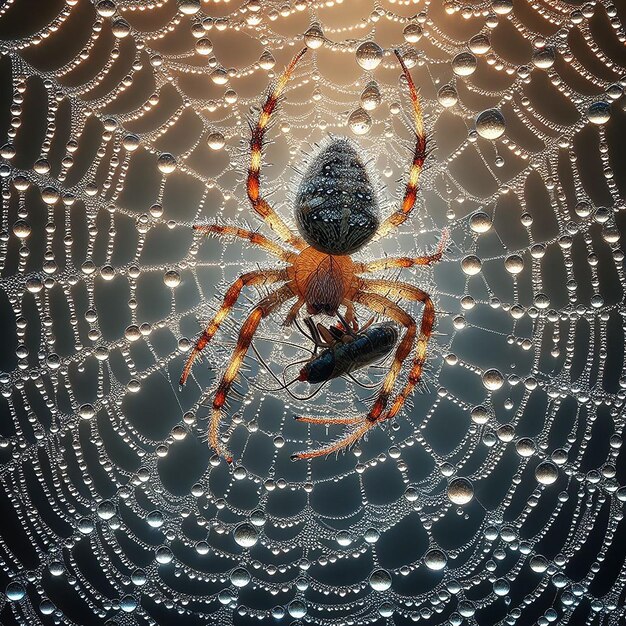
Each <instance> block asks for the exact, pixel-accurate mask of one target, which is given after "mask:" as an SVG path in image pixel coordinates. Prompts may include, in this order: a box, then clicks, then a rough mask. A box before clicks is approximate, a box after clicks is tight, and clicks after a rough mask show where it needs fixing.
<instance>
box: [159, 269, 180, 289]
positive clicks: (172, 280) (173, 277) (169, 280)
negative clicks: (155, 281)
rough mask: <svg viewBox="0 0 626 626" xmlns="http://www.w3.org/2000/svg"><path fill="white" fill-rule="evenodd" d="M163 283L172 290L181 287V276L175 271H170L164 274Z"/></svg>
mask: <svg viewBox="0 0 626 626" xmlns="http://www.w3.org/2000/svg"><path fill="white" fill-rule="evenodd" d="M163 282H164V283H165V285H166V286H167V287H170V288H171V289H173V288H174V287H178V285H180V274H179V273H178V272H177V271H175V270H168V271H167V272H165V274H163Z"/></svg>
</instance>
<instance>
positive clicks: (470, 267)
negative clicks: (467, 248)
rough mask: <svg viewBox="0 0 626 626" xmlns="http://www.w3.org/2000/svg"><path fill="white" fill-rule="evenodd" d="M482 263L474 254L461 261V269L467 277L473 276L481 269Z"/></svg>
mask: <svg viewBox="0 0 626 626" xmlns="http://www.w3.org/2000/svg"><path fill="white" fill-rule="evenodd" d="M482 266H483V264H482V261H481V260H480V259H479V258H478V257H477V256H476V255H475V254H468V255H467V256H466V257H464V258H463V260H462V261H461V269H462V270H463V273H464V274H467V275H468V276H475V275H476V274H478V273H479V272H480V270H481V268H482Z"/></svg>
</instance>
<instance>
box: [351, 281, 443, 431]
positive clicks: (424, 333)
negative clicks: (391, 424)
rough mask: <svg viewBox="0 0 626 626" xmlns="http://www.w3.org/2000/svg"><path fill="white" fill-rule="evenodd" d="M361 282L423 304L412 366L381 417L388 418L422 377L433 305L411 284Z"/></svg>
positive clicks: (433, 317) (432, 316) (365, 286)
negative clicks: (404, 381)
mask: <svg viewBox="0 0 626 626" xmlns="http://www.w3.org/2000/svg"><path fill="white" fill-rule="evenodd" d="M362 284H363V287H364V288H365V289H368V290H369V291H373V292H378V293H385V294H389V295H394V296H398V297H400V298H404V299H405V300H414V301H418V302H422V303H423V304H424V312H423V314H422V322H421V326H420V334H419V337H418V338H417V345H416V351H415V358H414V359H413V366H412V367H411V371H410V372H409V377H408V379H407V383H406V385H405V387H404V389H403V390H402V391H401V392H400V394H398V396H396V398H395V399H394V401H393V403H392V405H391V408H390V409H389V412H388V413H387V414H386V415H385V416H384V417H383V419H390V418H392V417H395V416H396V415H397V414H398V413H399V411H400V409H401V408H402V405H403V404H404V403H405V402H406V399H407V398H408V397H409V396H410V395H411V393H412V392H413V390H414V389H415V386H416V385H417V384H418V383H419V381H420V380H421V378H422V371H423V369H424V363H425V362H426V348H427V346H428V341H429V339H430V337H431V335H432V332H433V326H434V325H435V306H434V304H433V301H432V299H431V297H430V296H429V295H428V294H427V293H426V292H425V291H423V290H421V289H419V288H417V287H414V286H413V285H407V284H405V283H397V282H395V281H387V280H363V281H362Z"/></svg>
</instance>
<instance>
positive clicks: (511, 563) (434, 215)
mask: <svg viewBox="0 0 626 626" xmlns="http://www.w3.org/2000/svg"><path fill="white" fill-rule="evenodd" d="M623 17H624V16H623V11H622V7H620V6H618V5H613V4H611V3H610V2H608V1H605V2H600V1H598V2H590V3H579V2H570V3H566V2H556V1H555V2H552V1H549V0H545V1H543V2H530V1H526V0H491V1H482V2H471V1H468V2H464V3H460V2H456V1H454V0H453V1H448V2H438V1H428V0H417V1H409V0H402V1H400V0H395V1H392V0H381V1H380V2H378V1H377V2H369V1H358V2H357V1H356V0H343V2H340V1H338V0H327V1H323V2H309V1H305V0H298V1H296V2H274V1H273V0H271V1H267V2H266V1H262V2H261V1H260V0H250V1H249V2H245V3H242V2H239V1H236V0H230V1H226V0H222V1H218V0H214V1H206V0H202V1H200V0H179V1H176V0H159V1H151V0H146V1H132V0H115V1H113V0H100V1H93V2H92V1H89V0H66V1H61V0H47V1H46V2H45V3H42V2H38V1H36V0H7V1H6V2H5V3H4V4H2V5H1V6H0V80H1V81H2V83H1V84H2V88H1V89H0V145H1V147H0V187H1V190H2V226H1V237H0V261H1V264H2V266H1V270H0V271H1V273H0V325H1V328H2V340H3V342H2V345H3V348H2V350H1V351H0V388H1V390H2V398H1V399H0V411H1V413H0V414H1V415H2V420H1V421H0V435H1V438H0V481H1V482H2V487H1V489H0V499H1V503H2V511H3V514H2V520H1V521H0V534H1V540H0V555H1V556H0V564H1V567H0V578H1V580H0V589H1V590H3V591H4V593H0V606H1V609H0V610H1V612H0V621H1V622H2V623H3V624H6V625H10V624H29V625H30V624H81V625H82V624H85V625H87V624H89V625H91V624H109V625H113V624H118V625H120V626H121V625H125V624H159V625H165V624H167V625H170V624H181V625H196V624H197V625H208V624H211V625H213V624H219V625H220V626H221V625H230V624H242V625H247V624H252V623H267V624H272V623H284V624H320V625H331V624H333V625H344V624H345V625H351V624H354V625H361V624H380V625H382V624H385V625H390V624H398V625H403V624H409V623H415V622H422V623H426V622H427V623H429V624H452V625H457V626H458V625H460V624H481V626H483V625H488V624H539V625H541V626H545V625H547V624H549V623H553V622H554V623H560V624H583V623H584V624H611V625H612V624H620V623H622V622H623V619H624V604H625V603H624V585H625V582H626V569H625V568H624V547H623V543H624V542H623V537H624V522H623V519H622V518H623V503H624V501H626V488H625V487H624V483H625V475H626V465H625V462H624V455H623V453H622V431H623V427H624V409H623V406H624V399H625V398H626V391H625V389H626V376H625V374H624V311H625V309H624V300H623V298H624V291H623V289H624V284H625V276H624V267H623V260H624V254H623V252H622V250H621V233H622V229H623V227H624V214H625V211H624V209H626V203H625V201H624V199H623V198H624V186H625V184H626V167H625V164H624V163H625V162H624V158H623V155H622V153H621V149H622V144H621V141H622V140H623V138H624V137H625V136H626V134H625V130H626V113H625V111H624V102H625V100H624V98H623V90H624V87H625V86H626V71H625V70H624V66H625V65H626V50H625V49H624V42H625V41H626V34H625V32H624V28H623ZM304 45H307V46H308V48H309V50H308V52H307V54H306V55H305V57H304V58H303V59H302V61H301V62H300V63H299V64H298V66H297V68H296V70H295V72H294V75H293V77H292V79H291V81H290V82H289V84H288V86H287V89H286V93H285V96H284V99H283V100H282V101H281V103H280V106H279V108H278V110H277V111H276V113H275V114H274V116H273V119H272V123H271V125H270V129H269V130H268V133H267V142H266V146H265V148H264V158H263V165H262V168H261V182H262V193H263V194H265V196H266V197H267V198H268V200H269V201H270V202H271V203H272V205H273V206H274V207H275V208H276V210H277V211H278V213H279V214H280V215H281V216H282V217H283V219H284V220H285V221H286V222H287V223H288V224H289V225H290V227H292V229H294V231H295V220H294V215H293V205H294V199H295V194H296V191H297V188H298V184H299V181H300V180H301V178H302V174H303V172H304V171H306V169H307V167H308V164H309V163H310V162H311V159H312V158H313V157H314V155H315V153H316V151H317V150H319V149H320V146H324V145H326V142H328V141H329V136H346V137H348V138H350V140H351V141H352V142H353V143H354V145H355V146H356V148H357V150H358V151H359V154H360V155H362V158H363V161H364V162H366V163H367V168H368V171H369V173H370V176H371V179H372V181H373V184H374V186H375V188H376V190H377V195H378V200H379V204H380V208H381V214H382V215H383V216H385V215H387V214H389V213H391V212H392V211H394V210H396V208H397V207H398V206H399V205H400V203H401V201H402V197H403V194H404V188H405V185H406V180H407V176H408V169H409V165H410V162H411V158H412V152H413V144H414V134H413V130H412V129H413V124H414V121H413V119H412V117H411V115H412V109H411V103H410V100H409V98H408V93H407V85H406V81H404V80H403V79H401V72H400V68H399V65H398V62H397V59H396V57H395V56H394V54H393V50H394V49H398V50H399V51H400V53H401V54H402V56H403V58H404V60H405V63H406V64H407V66H408V67H409V68H410V72H411V74H412V76H413V79H414V81H415V83H416V85H417V86H418V87H419V90H420V95H421V100H422V105H423V110H424V120H425V126H426V131H427V134H428V137H429V148H430V153H429V156H428V159H427V162H426V168H425V170H424V172H423V173H422V176H421V179H420V192H419V194H418V199H417V203H416V207H415V210H414V212H413V214H412V216H411V219H410V220H408V221H407V222H406V223H405V224H404V225H403V226H402V227H401V228H400V229H399V230H398V232H394V233H393V234H391V235H390V236H388V237H386V238H385V239H382V240H379V241H377V242H375V243H372V244H371V245H369V246H367V247H366V248H365V249H363V250H362V251H359V252H358V253H357V254H356V255H355V259H358V260H361V261H365V260H372V259H376V258H381V257H383V256H386V255H389V256H417V255H420V254H424V253H426V252H430V251H433V250H434V249H435V248H436V246H437V243H438V242H439V240H440V238H441V234H442V230H443V229H444V228H447V229H448V230H449V233H450V241H449V244H448V246H447V249H446V252H445V255H444V258H443V260H442V261H441V262H440V263H438V264H437V265H436V266H433V267H431V268H424V267H421V268H419V267H418V268H416V269H405V270H402V271H401V272H392V271H388V272H382V273H381V274H380V277H384V278H388V279H392V280H400V281H405V282H408V283H411V284H415V285H418V286H419V287H420V288H422V289H424V290H426V291H428V292H429V293H430V294H431V295H432V297H433V299H434V301H435V306H436V309H437V323H436V332H435V335H434V336H433V337H432V338H431V341H430V343H429V346H428V362H427V368H426V372H425V376H424V380H423V381H422V384H421V385H420V387H419V388H418V389H417V390H416V392H415V393H414V394H413V396H412V397H411V398H410V401H409V402H408V403H407V405H406V407H405V409H404V410H403V411H402V412H401V414H400V416H399V417H398V418H397V419H396V420H394V421H393V423H389V424H384V425H383V426H382V427H380V428H376V429H374V430H372V431H371V432H370V434H369V436H368V438H367V439H366V440H364V441H361V442H359V444H358V445H357V446H356V447H354V448H353V449H352V450H350V451H347V452H346V453H345V454H340V455H338V456H331V457H328V458H319V459H315V460H313V461H299V462H292V461H291V460H290V456H291V455H292V454H293V453H294V452H298V451H304V450H307V449H312V448H315V447H317V446H320V445H323V444H326V443H328V442H331V441H333V440H335V439H336V438H338V437H339V436H341V434H342V432H343V431H342V428H341V426H330V427H325V426H320V425H307V424H303V423H298V422H295V421H294V419H293V418H294V416H297V415H318V416H319V415H322V416H329V417H342V416H346V415H352V414H355V415H357V414H365V413H366V412H367V410H368V409H369V407H370V406H371V403H372V402H373V398H374V397H375V392H376V390H377V387H378V385H379V383H380V382H381V381H382V377H384V375H385V373H386V371H387V368H388V367H389V364H390V363H389V359H387V360H384V361H383V362H380V363H377V364H375V365H374V366H371V367H369V368H365V369H363V370H360V371H358V372H356V373H355V376H354V379H337V380H334V381H332V382H331V383H330V384H328V385H325V386H323V387H322V388H321V389H317V388H316V387H315V386H311V385H308V384H306V383H299V384H296V385H293V386H291V387H290V388H289V392H288V391H287V390H285V389H282V388H281V387H283V382H284V380H291V379H292V378H293V377H294V375H295V374H296V373H297V370H298V368H299V367H300V365H299V362H301V361H302V360H306V359H308V358H309V357H310V354H311V349H312V344H311V341H310V340H309V339H308V338H307V337H305V336H304V335H303V334H302V333H301V332H299V331H298V329H297V328H289V329H287V328H285V327H284V326H283V325H282V322H283V320H284V317H285V315H286V312H287V309H286V308H283V309H281V310H280V311H279V312H278V313H277V314H275V315H272V316H271V317H270V318H269V319H267V320H265V321H264V322H263V323H262V324H261V326H260V329H259V331H258V333H257V337H256V338H255V341H254V343H253V349H251V350H250V353H249V355H248V357H247V359H246V362H245V367H244V370H243V372H242V375H241V376H240V379H239V380H238V381H237V384H236V385H235V389H234V392H233V393H232V394H231V398H230V401H229V405H228V410H227V411H226V412H225V416H224V419H223V422H222V427H221V434H222V436H223V439H224V442H227V443H228V446H229V448H230V449H231V450H232V452H233V455H234V459H235V461H234V463H233V465H232V466H229V465H228V464H227V463H226V462H225V461H223V460H221V459H220V458H219V457H217V456H216V455H215V454H214V453H213V451H212V450H211V449H210V448H209V446H208V444H207V434H206V431H207V416H208V415H209V411H210V410H209V408H208V407H210V403H211V401H212V394H213V393H214V389H215V383H216V379H218V380H219V376H221V374H222V372H223V369H224V367H225V364H226V362H227V360H228V358H229V357H230V355H231V353H232V351H233V348H234V344H235V341H236V337H237V333H238V331H239V327H240V325H241V323H242V321H243V319H244V318H245V316H246V315H247V313H248V312H249V311H250V309H251V307H252V306H253V305H254V303H256V302H257V301H258V300H259V299H260V298H261V297H262V296H263V295H265V294H266V293H267V292H268V289H267V288H260V289H258V290H257V289H248V290H244V293H243V294H242V297H241V298H240V300H239V303H238V304H237V306H236V307H235V308H234V309H233V312H232V315H231V316H229V318H228V319H227V321H226V322H225V323H224V324H223V327H222V328H221V329H220V331H219V333H218V334H217V335H216V337H215V339H214V341H213V342H212V343H211V344H210V346H209V347H208V348H207V349H206V350H205V351H204V353H203V359H202V360H198V361H197V363H196V364H195V365H194V368H193V372H192V375H191V377H190V379H189V381H188V383H187V385H186V386H185V387H184V389H179V384H178V381H179V378H180V374H181V370H182V367H183V365H184V363H185V360H186V358H187V356H188V354H189V350H190V348H191V347H192V346H193V343H194V342H195V340H196V339H197V337H198V336H199V334H200V333H201V332H202V329H203V328H204V327H205V326H206V324H207V322H208V321H209V320H210V319H211V316H212V314H213V313H214V311H215V309H216V308H217V307H218V306H219V304H220V302H221V299H222V298H223V296H224V293H225V291H226V290H227V288H228V286H229V285H230V284H231V283H232V282H233V281H234V280H236V278H237V277H238V276H239V275H240V274H241V273H243V272H247V271H250V270H252V269H255V268H259V267H260V268H267V267H274V266H276V261H275V259H273V258H272V257H270V256H269V255H268V254H266V253H265V252H264V251H263V250H262V249H256V248H253V247H251V246H250V245H249V244H248V243H247V242H242V241H238V240H229V239H216V238H206V237H204V236H202V235H201V234H199V233H194V232H193V230H192V228H191V227H192V225H193V224H197V223H201V224H205V223H215V222H216V221H217V222H219V223H233V224H235V223H236V224H237V225H239V226H242V227H245V228H251V229H253V230H258V231H259V232H261V233H263V234H265V235H267V236H269V237H271V236H272V234H271V231H270V230H269V228H268V227H267V225H265V224H263V223H262V222H261V221H260V220H259V219H258V218H257V217H256V216H255V215H254V214H253V212H252V211H251V209H250V206H249V204H248V202H247V199H246V192H245V177H246V174H247V167H248V161H249V138H250V132H251V131H250V124H252V125H254V124H255V123H256V119H257V118H258V114H259V108H260V107H261V106H262V104H263V102H264V99H265V97H266V94H267V91H268V88H269V87H270V86H271V85H272V84H273V81H274V80H275V79H276V78H277V77H278V76H279V75H280V73H281V72H282V70H283V68H284V67H285V65H286V64H287V63H288V62H289V60H290V59H291V58H292V56H293V55H294V54H295V53H296V52H297V51H298V50H300V49H301V48H302V47H303V46H304ZM278 265H280V263H278ZM401 305H402V306H403V307H405V308H406V309H407V310H408V311H409V312H410V313H411V314H412V315H414V317H415V318H416V319H418V320H419V319H420V317H421V314H422V311H421V306H420V305H415V304H414V303H407V302H402V303H401ZM357 313H358V316H359V319H360V321H361V322H362V323H364V322H365V321H366V320H367V319H368V318H369V314H368V312H367V311H366V310H364V309H358V310H357ZM319 321H322V322H323V323H325V324H329V323H333V320H331V319H328V318H320V320H319ZM377 321H382V320H380V319H379V320H377ZM407 369H408V367H405V370H407ZM406 377H407V371H404V372H403V374H402V375H401V376H400V380H399V383H398V385H397V389H400V388H401V386H402V385H403V384H404V383H405V382H406ZM314 392H315V393H314ZM309 396H311V397H309Z"/></svg>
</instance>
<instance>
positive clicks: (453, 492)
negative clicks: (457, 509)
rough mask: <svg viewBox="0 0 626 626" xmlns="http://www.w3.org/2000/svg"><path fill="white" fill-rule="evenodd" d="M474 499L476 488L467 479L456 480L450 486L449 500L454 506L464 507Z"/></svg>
mask: <svg viewBox="0 0 626 626" xmlns="http://www.w3.org/2000/svg"><path fill="white" fill-rule="evenodd" d="M473 498H474V487H473V485H472V483H471V482H470V481H469V480H468V479H467V478H455V479H454V480H452V481H450V484H449V485H448V499H449V500H450V502H452V503H453V504H458V505H463V504H467V503H468V502H471V501H472V499H473Z"/></svg>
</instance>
